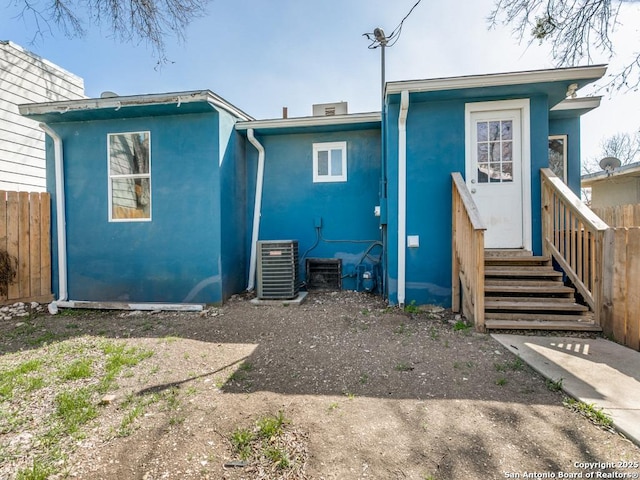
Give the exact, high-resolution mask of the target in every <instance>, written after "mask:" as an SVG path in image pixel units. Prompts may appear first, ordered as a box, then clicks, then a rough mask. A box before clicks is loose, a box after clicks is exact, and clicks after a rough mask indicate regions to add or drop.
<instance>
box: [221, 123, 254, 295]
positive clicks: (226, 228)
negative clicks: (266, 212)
mask: <svg viewBox="0 0 640 480" xmlns="http://www.w3.org/2000/svg"><path fill="white" fill-rule="evenodd" d="M219 136H220V158H221V159H222V160H221V163H220V195H221V196H220V203H221V225H222V227H221V230H220V231H221V234H222V238H221V239H220V241H221V245H222V251H221V260H222V264H221V271H222V278H223V282H222V285H223V291H222V294H223V298H224V299H226V298H228V297H230V296H231V295H233V294H234V293H238V292H241V291H243V290H244V289H246V287H247V270H248V263H247V262H248V256H247V250H246V245H245V241H246V240H245V239H246V238H247V236H249V237H250V236H251V230H250V228H248V223H247V185H246V176H247V169H246V158H245V148H244V138H243V137H242V135H240V134H239V133H238V132H236V131H235V129H234V118H233V117H232V116H231V115H229V114H227V113H225V112H220V132H219Z"/></svg>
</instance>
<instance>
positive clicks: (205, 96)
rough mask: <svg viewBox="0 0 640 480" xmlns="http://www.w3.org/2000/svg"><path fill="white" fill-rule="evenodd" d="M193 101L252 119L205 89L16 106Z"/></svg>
mask: <svg viewBox="0 0 640 480" xmlns="http://www.w3.org/2000/svg"><path fill="white" fill-rule="evenodd" d="M194 102H208V103H210V104H211V105H214V106H216V107H220V108H222V109H224V110H226V111H227V112H229V113H231V114H232V115H235V116H236V117H239V118H241V119H243V120H252V119H253V117H251V116H250V115H247V114H246V113H244V112H243V111H242V110H240V109H239V108H237V107H235V106H233V105H231V104H230V103H229V102H227V101H226V100H224V99H223V98H221V97H219V96H218V95H216V94H215V93H213V92H211V91H209V90H199V91H191V92H177V93H159V94H149V95H132V96H122V97H120V96H118V97H110V98H89V99H81V100H65V101H60V102H46V103H28V104H23V105H18V108H19V110H20V114H22V115H43V114H47V113H60V114H64V113H67V112H73V111H83V110H99V109H103V108H114V109H120V108H123V107H134V106H143V105H171V104H174V103H175V104H176V105H177V106H180V105H181V104H183V103H194Z"/></svg>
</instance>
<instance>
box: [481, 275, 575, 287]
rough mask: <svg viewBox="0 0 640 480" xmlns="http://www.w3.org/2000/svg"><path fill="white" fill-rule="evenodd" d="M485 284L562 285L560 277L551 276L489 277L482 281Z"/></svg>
mask: <svg viewBox="0 0 640 480" xmlns="http://www.w3.org/2000/svg"><path fill="white" fill-rule="evenodd" d="M484 284H485V286H487V285H488V286H492V287H493V286H504V287H508V286H519V285H522V286H525V287H557V286H564V285H563V283H562V279H561V278H552V279H550V280H540V279H537V278H532V277H529V278H499V277H495V278H492V277H489V278H486V279H485V281H484Z"/></svg>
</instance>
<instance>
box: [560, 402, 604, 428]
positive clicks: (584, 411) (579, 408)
mask: <svg viewBox="0 0 640 480" xmlns="http://www.w3.org/2000/svg"><path fill="white" fill-rule="evenodd" d="M562 404H563V405H564V406H565V407H567V408H568V409H569V410H573V411H574V412H578V413H579V414H580V415H582V416H584V417H586V418H588V419H589V420H590V421H591V422H593V423H594V424H596V425H598V426H599V427H605V428H608V427H611V425H612V424H613V420H612V419H611V417H610V416H609V415H608V414H607V413H605V412H604V410H603V409H602V408H596V406H595V405H594V404H593V403H585V402H581V401H578V400H575V399H573V398H569V397H565V398H564V400H563V401H562Z"/></svg>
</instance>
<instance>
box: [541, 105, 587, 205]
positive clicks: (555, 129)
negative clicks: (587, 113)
mask: <svg viewBox="0 0 640 480" xmlns="http://www.w3.org/2000/svg"><path fill="white" fill-rule="evenodd" d="M549 135H566V136H567V185H568V186H569V188H570V189H571V190H572V191H573V193H575V194H576V195H578V197H579V196H580V175H581V169H582V165H581V160H580V118H579V117H576V118H558V119H552V120H550V121H549Z"/></svg>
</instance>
